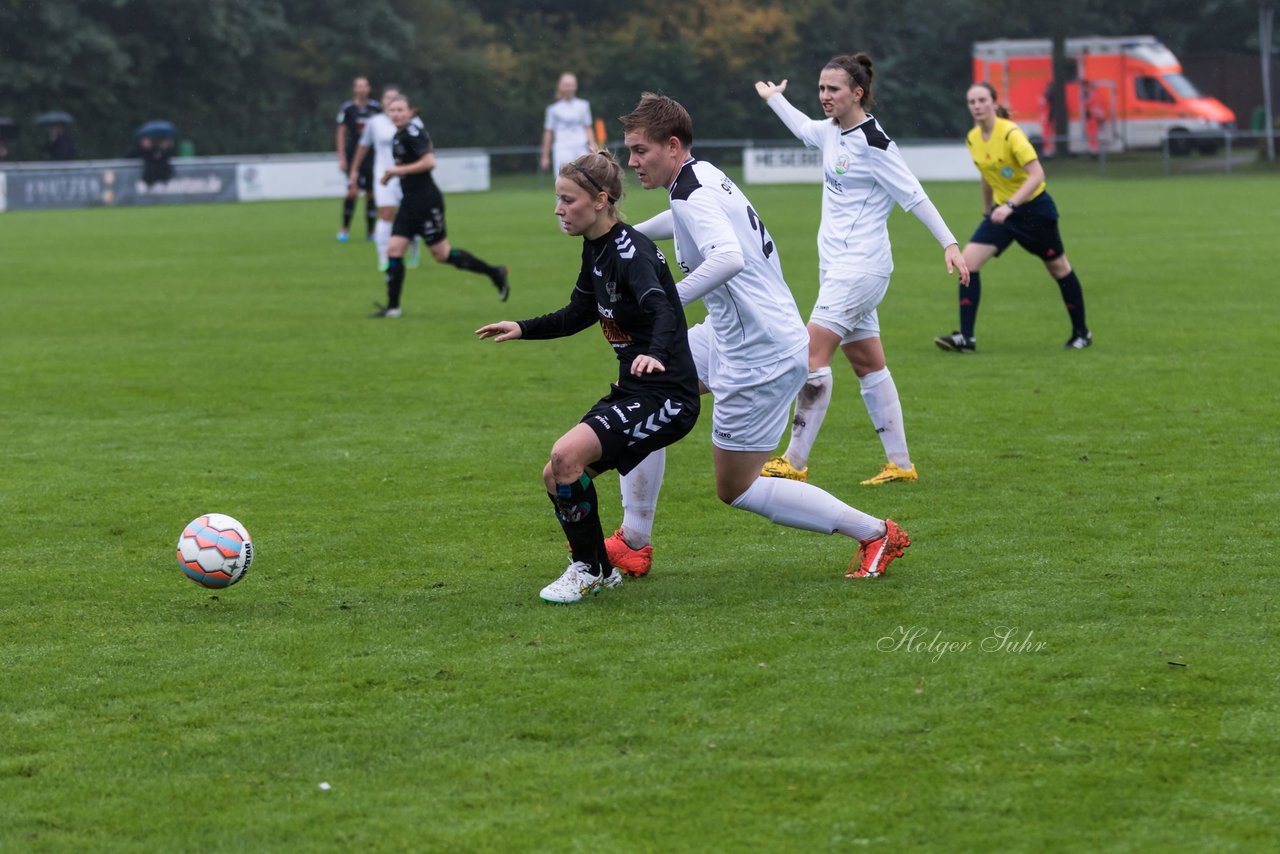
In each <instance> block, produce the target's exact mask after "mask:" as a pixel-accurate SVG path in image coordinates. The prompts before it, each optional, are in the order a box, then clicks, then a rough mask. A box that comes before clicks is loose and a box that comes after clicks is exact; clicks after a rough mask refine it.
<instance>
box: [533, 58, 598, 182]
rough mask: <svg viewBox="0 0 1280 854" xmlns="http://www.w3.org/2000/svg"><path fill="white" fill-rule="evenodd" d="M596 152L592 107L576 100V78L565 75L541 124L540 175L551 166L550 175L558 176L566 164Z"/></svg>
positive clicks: (580, 100) (557, 86) (566, 73)
mask: <svg viewBox="0 0 1280 854" xmlns="http://www.w3.org/2000/svg"><path fill="white" fill-rule="evenodd" d="M596 148H597V146H596V136H595V131H594V130H593V129H592V127H591V105H590V104H588V103H587V102H586V101H585V100H583V99H582V98H579V97H578V78H577V77H576V76H574V75H573V74H571V73H570V72H568V71H566V72H565V73H564V74H561V75H560V80H559V82H558V83H556V100H555V101H554V102H553V103H551V104H550V105H549V106H548V107H547V112H546V116H545V117H544V120H543V123H542V158H541V160H540V165H541V166H542V171H543V172H546V171H547V170H548V169H550V168H551V167H552V165H554V166H555V170H556V171H555V172H554V173H553V174H555V175H559V174H560V170H561V169H563V168H564V165H565V164H566V163H572V162H573V161H574V159H575V158H578V157H581V156H582V155H584V154H594V153H595V151H596ZM552 155H554V160H553V157H552Z"/></svg>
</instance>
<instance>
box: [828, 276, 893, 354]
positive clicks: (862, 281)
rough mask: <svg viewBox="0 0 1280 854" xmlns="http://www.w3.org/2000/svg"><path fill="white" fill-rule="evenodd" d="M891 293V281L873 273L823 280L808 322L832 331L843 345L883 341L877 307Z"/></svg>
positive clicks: (886, 277)
mask: <svg viewBox="0 0 1280 854" xmlns="http://www.w3.org/2000/svg"><path fill="white" fill-rule="evenodd" d="M888 290H889V277H888V276H877V275H874V274H871V273H840V274H837V275H825V276H823V277H822V285H821V286H820V287H819V288H818V301H817V302H816V303H815V304H814V306H813V313H812V314H810V315H809V322H810V323H814V324H817V325H818V326H821V327H822V328H823V329H830V330H831V331H832V332H834V333H835V334H837V335H839V336H840V343H841V344H848V343H849V342H850V341H862V340H863V339H866V338H878V337H880V317H879V315H877V314H876V306H878V305H880V302H881V300H883V299H884V295H885V292H886V291H888Z"/></svg>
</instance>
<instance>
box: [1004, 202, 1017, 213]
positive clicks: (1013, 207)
mask: <svg viewBox="0 0 1280 854" xmlns="http://www.w3.org/2000/svg"><path fill="white" fill-rule="evenodd" d="M1005 204H1006V205H1008V206H1009V212H1010V213H1013V212H1014V211H1016V210H1017V209H1018V206H1017V205H1015V204H1014V203H1013V202H1005Z"/></svg>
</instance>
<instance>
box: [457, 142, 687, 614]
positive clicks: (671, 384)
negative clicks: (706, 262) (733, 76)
mask: <svg viewBox="0 0 1280 854" xmlns="http://www.w3.org/2000/svg"><path fill="white" fill-rule="evenodd" d="M621 195H622V169H621V167H620V166H619V165H618V161H617V160H615V159H614V158H613V155H612V154H609V153H608V152H604V151H601V152H598V153H596V154H586V155H583V156H582V157H579V158H578V159H576V160H574V161H573V162H572V163H567V164H565V165H564V167H563V168H562V169H561V170H560V176H559V177H558V178H557V179H556V216H558V217H559V218H560V228H561V230H563V231H564V232H565V233H566V234H569V235H570V236H577V235H581V236H582V237H583V241H582V270H581V272H579V273H578V282H577V284H576V285H575V286H574V289H573V293H572V294H571V295H570V297H569V304H568V305H566V306H565V307H564V308H562V309H560V310H559V311H556V312H552V313H551V314H545V315H543V316H541V317H535V318H532V319H530V320H521V321H519V322H516V321H511V320H503V321H500V322H498V323H490V324H489V325H487V326H482V327H480V328H479V329H477V330H476V334H477V335H479V336H480V337H481V338H493V339H494V340H495V341H510V340H513V339H516V338H531V339H535V338H561V337H564V336H566V335H573V334H575V333H577V332H581V331H582V330H584V329H586V328H587V327H588V326H591V325H593V324H595V323H597V322H598V323H599V324H600V330H601V331H602V332H603V333H604V337H605V339H606V340H607V341H608V342H609V343H610V344H611V345H613V348H614V351H615V352H616V354H617V357H618V381H617V382H616V383H614V384H613V388H612V390H611V391H610V393H609V394H608V395H606V396H605V397H603V398H601V399H600V401H599V402H598V403H597V404H596V405H595V406H593V407H592V408H591V409H590V410H588V411H587V414H586V415H584V416H583V417H582V420H581V421H580V422H579V423H578V424H576V425H575V426H574V427H573V429H571V430H570V431H569V432H567V433H565V434H564V435H563V436H561V437H560V438H559V440H557V441H556V443H555V446H554V447H552V449H551V461H550V462H548V463H547V465H546V467H545V468H543V470H542V480H543V482H544V483H545V484H546V487H547V493H548V495H549V496H550V498H551V503H552V505H553V506H554V507H555V511H556V517H557V518H558V519H559V520H560V525H561V526H562V527H563V528H564V532H565V535H566V536H567V537H568V538H569V547H570V549H572V551H573V557H572V559H571V561H570V563H569V568H568V569H567V570H565V572H564V574H563V575H562V576H560V578H559V579H557V580H556V581H553V582H552V583H551V584H548V585H547V586H546V587H544V588H543V589H542V594H541V596H542V598H543V599H545V600H546V601H548V602H577V601H578V600H579V599H582V598H583V597H584V596H587V595H589V594H593V593H598V592H599V591H600V590H602V589H605V588H612V587H617V586H618V585H619V584H621V583H622V576H621V575H620V574H619V573H618V571H617V570H616V569H614V568H613V567H612V566H611V565H610V564H609V556H608V553H607V552H606V550H605V544H604V531H603V530H602V529H601V527H600V510H599V506H598V503H597V495H596V487H595V484H594V482H593V481H594V479H595V478H596V477H598V476H599V474H600V473H601V472H605V471H608V470H609V469H612V468H616V469H617V470H618V471H619V472H620V473H622V474H626V473H627V472H629V471H631V470H632V469H633V468H635V466H636V465H637V464H638V463H639V462H640V461H641V460H643V459H644V458H645V457H646V456H648V455H649V453H650V452H652V451H655V450H657V449H658V448H664V447H666V446H667V445H670V444H671V443H673V442H675V441H676V440H677V439H680V438H681V437H683V436H685V435H686V434H687V433H688V432H689V431H690V430H692V429H693V425H694V423H695V422H696V421H697V419H698V400H699V395H698V376H697V373H696V372H695V370H694V365H693V356H692V354H691V353H690V352H689V342H688V333H689V330H688V327H687V326H686V325H685V319H684V309H683V308H682V307H681V305H680V296H679V294H678V293H677V291H676V285H675V281H674V280H673V279H672V277H671V270H670V269H669V268H668V267H667V261H666V259H665V258H663V257H662V253H661V252H659V251H658V248H657V247H656V246H654V245H653V241H651V240H649V239H648V238H647V237H645V236H644V235H642V234H640V233H639V232H636V231H632V230H631V228H630V227H629V226H627V225H625V224H623V223H621V222H619V221H618V212H617V209H616V208H615V205H616V204H617V201H618V199H619V198H620V197H621Z"/></svg>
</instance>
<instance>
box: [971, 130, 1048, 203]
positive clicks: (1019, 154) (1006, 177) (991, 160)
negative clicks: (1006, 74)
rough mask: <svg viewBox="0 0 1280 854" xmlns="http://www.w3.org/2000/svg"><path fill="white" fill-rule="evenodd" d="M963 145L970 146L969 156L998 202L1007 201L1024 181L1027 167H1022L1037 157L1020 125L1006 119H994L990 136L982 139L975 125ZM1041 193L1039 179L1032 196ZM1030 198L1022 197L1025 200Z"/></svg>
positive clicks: (1041, 188)
mask: <svg viewBox="0 0 1280 854" xmlns="http://www.w3.org/2000/svg"><path fill="white" fill-rule="evenodd" d="M965 145H967V146H969V156H970V157H972V158H973V163H974V165H975V166H977V167H978V171H979V172H981V173H982V177H983V178H984V179H986V182H987V183H988V184H990V185H991V195H992V196H993V197H994V198H995V202H996V204H997V205H1002V204H1004V203H1005V202H1007V201H1009V197H1010V196H1012V195H1013V194H1014V193H1016V192H1017V191H1018V188H1019V187H1021V186H1022V182H1023V181H1026V180H1027V170H1026V169H1025V168H1023V167H1025V166H1026V164H1028V163H1030V162H1031V161H1032V160H1038V159H1039V155H1037V154H1036V150H1035V148H1034V147H1032V145H1031V140H1029V139H1027V135H1026V134H1025V133H1023V132H1022V128H1020V127H1018V126H1017V125H1016V124H1014V123H1013V122H1011V121H1009V120H1008V119H1001V118H997V119H996V124H995V127H994V128H992V130H991V138H990V139H985V140H984V139H983V138H982V128H980V127H976V126H975V127H974V129H973V130H971V131H969V135H968V136H967V137H965ZM1043 192H1044V182H1043V181H1041V182H1040V186H1039V187H1036V191H1035V192H1034V193H1032V194H1031V199H1034V198H1035V197H1036V196H1038V195H1040V194H1041V193H1043ZM1031 199H1024V203H1025V202H1029V201H1031Z"/></svg>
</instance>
